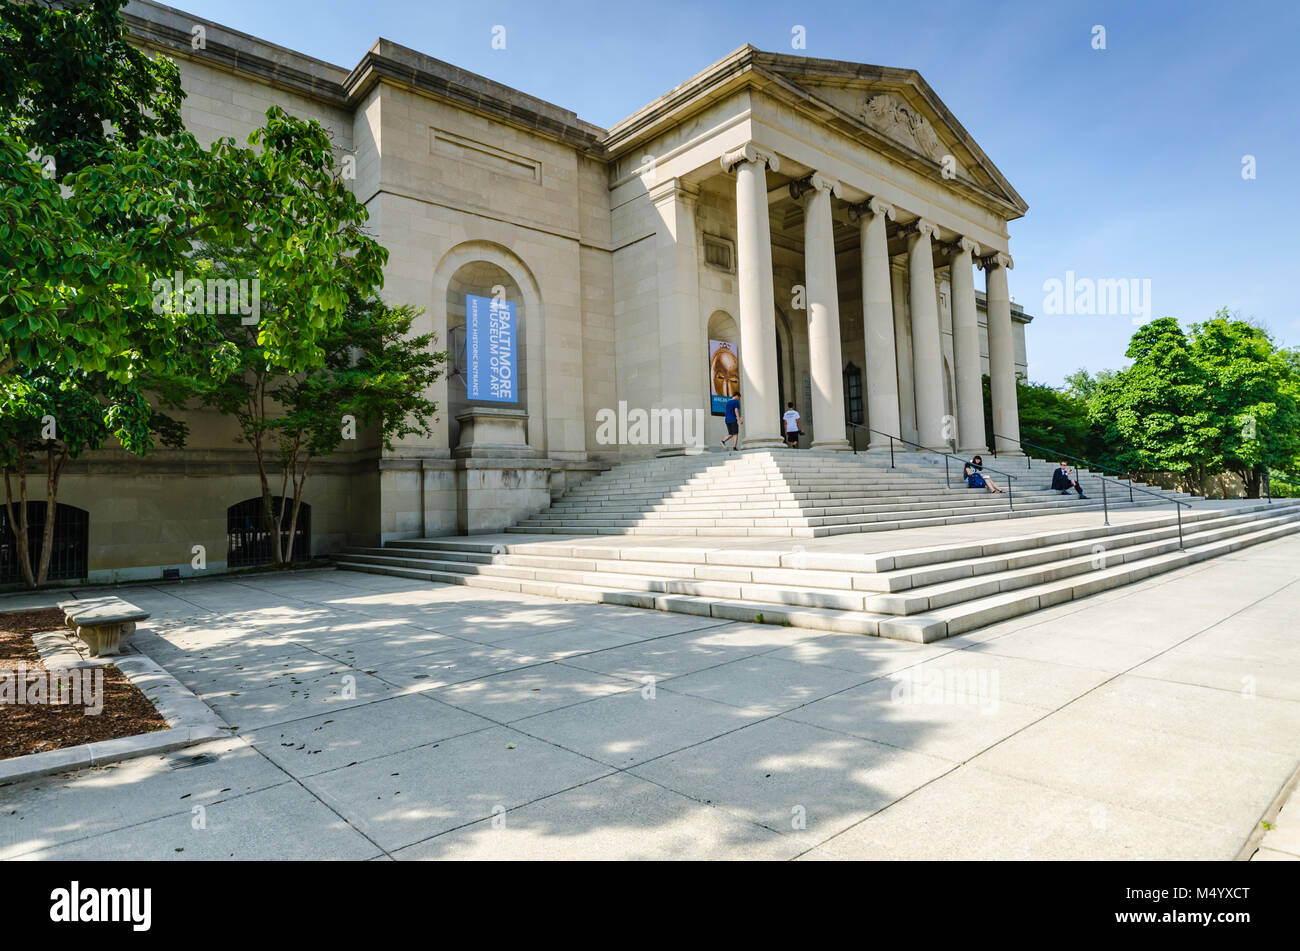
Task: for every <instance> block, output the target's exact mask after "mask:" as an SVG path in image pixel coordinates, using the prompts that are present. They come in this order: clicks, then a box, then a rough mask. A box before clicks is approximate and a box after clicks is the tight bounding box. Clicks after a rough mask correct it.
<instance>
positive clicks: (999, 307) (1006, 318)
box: [980, 251, 1020, 452]
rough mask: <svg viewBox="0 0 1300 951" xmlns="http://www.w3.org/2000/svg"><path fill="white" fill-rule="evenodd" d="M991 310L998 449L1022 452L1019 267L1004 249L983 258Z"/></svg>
mask: <svg viewBox="0 0 1300 951" xmlns="http://www.w3.org/2000/svg"><path fill="white" fill-rule="evenodd" d="M980 266H981V267H983V268H984V292H985V296H986V297H987V298H988V312H989V393H990V396H991V397H992V401H993V432H994V433H995V434H996V435H995V437H994V439H995V442H996V444H997V449H998V452H1020V442H1019V440H1020V409H1019V407H1018V406H1017V396H1016V348H1015V338H1014V337H1013V336H1012V333H1011V294H1010V292H1009V291H1008V289H1007V270H1008V269H1009V268H1012V267H1015V264H1014V263H1013V262H1012V260H1011V255H1009V254H1006V253H1003V252H1001V251H999V252H997V253H996V254H990V255H988V256H987V257H984V258H981V259H980Z"/></svg>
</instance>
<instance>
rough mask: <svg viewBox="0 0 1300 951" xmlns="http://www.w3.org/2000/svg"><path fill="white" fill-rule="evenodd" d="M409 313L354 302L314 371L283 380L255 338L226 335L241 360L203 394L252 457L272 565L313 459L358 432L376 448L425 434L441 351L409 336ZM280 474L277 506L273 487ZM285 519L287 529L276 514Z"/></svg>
mask: <svg viewBox="0 0 1300 951" xmlns="http://www.w3.org/2000/svg"><path fill="white" fill-rule="evenodd" d="M417 315H418V312H417V311H415V310H412V309H411V308H409V307H388V306H386V305H385V304H383V303H382V302H381V301H379V300H378V299H377V298H370V299H363V298H361V297H359V296H356V295H354V296H353V297H352V298H351V300H350V302H349V305H348V307H347V310H346V313H345V317H344V320H343V322H342V324H340V325H338V326H336V327H332V328H331V329H329V330H328V331H327V332H326V333H324V334H322V335H321V336H320V337H319V338H318V341H317V342H318V346H319V347H320V348H321V350H322V351H323V353H324V360H323V362H322V365H321V366H320V367H316V368H313V369H310V370H307V371H305V372H298V373H289V372H285V371H284V370H283V368H282V367H280V366H278V365H277V364H276V363H275V362H274V361H273V360H272V359H269V358H268V354H267V352H266V351H265V349H264V348H262V347H261V346H260V345H259V344H258V342H257V340H256V339H255V335H254V334H252V333H251V332H248V331H247V330H243V331H242V339H240V335H241V331H240V330H238V329H235V328H231V332H230V337H231V339H232V340H233V341H234V342H236V343H237V344H238V346H239V350H240V353H241V355H242V357H243V362H242V370H243V372H241V373H239V374H235V375H232V376H231V377H230V378H229V379H227V380H226V382H225V383H224V384H223V385H222V386H220V387H219V388H218V389H216V390H215V391H213V392H212V393H211V394H209V395H208V397H207V402H208V404H209V405H210V406H213V407H215V408H217V409H219V410H221V411H222V412H223V413H226V414H227V415H230V416H232V417H234V418H235V420H236V421H237V422H238V424H239V429H240V433H241V434H242V436H243V439H244V441H245V442H246V443H247V444H248V446H249V447H250V448H251V449H252V451H253V454H254V457H255V458H256V460H257V470H258V476H259V478H260V480H261V491H262V514H263V519H264V522H265V524H266V527H267V532H268V534H269V536H270V538H271V554H272V561H273V563H274V564H276V565H285V564H288V563H289V562H290V560H291V558H292V551H293V537H294V533H295V532H296V530H297V526H298V516H299V512H300V510H301V507H302V502H303V497H304V494H305V484H306V481H307V476H308V473H309V471H310V467H311V464H312V462H313V460H315V459H317V458H318V457H320V456H324V455H328V454H330V453H332V452H334V451H336V450H337V449H338V448H339V446H341V445H342V444H343V442H344V441H345V440H348V439H355V438H356V437H357V433H358V430H359V429H365V428H370V429H371V430H372V431H374V432H375V433H377V435H378V438H379V440H380V442H381V443H382V444H383V445H384V446H385V447H386V448H389V449H391V448H392V441H393V440H394V439H400V438H402V437H404V436H409V435H413V434H417V433H426V434H427V433H429V432H430V428H429V426H430V421H431V419H432V417H433V415H434V413H435V412H436V411H437V405H436V404H435V403H434V402H433V401H431V400H430V399H428V396H427V393H428V389H429V387H430V386H431V385H432V384H433V383H434V382H435V381H436V380H438V379H439V378H440V377H441V376H442V372H443V371H442V367H443V365H444V364H445V362H446V360H447V354H446V353H445V352H436V351H434V349H433V342H434V341H433V336H432V335H431V334H424V335H421V336H411V325H412V322H413V320H414V318H415V317H416V316H417ZM277 467H278V469H279V472H278V475H279V481H280V490H279V498H281V499H284V500H287V499H288V498H289V497H290V495H289V493H290V492H292V498H293V505H292V508H291V510H289V511H288V512H287V513H286V506H285V505H282V504H277V503H276V502H275V496H274V495H273V494H272V482H273V480H274V478H275V475H276V473H275V472H274V469H275V468H277ZM286 514H287V515H288V524H287V525H286V524H285V517H286Z"/></svg>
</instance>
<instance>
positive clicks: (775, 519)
mask: <svg viewBox="0 0 1300 951" xmlns="http://www.w3.org/2000/svg"><path fill="white" fill-rule="evenodd" d="M1158 504H1160V503H1159V501H1158V500H1154V499H1152V500H1149V501H1146V500H1144V501H1141V502H1132V503H1130V502H1117V503H1113V504H1112V505H1111V508H1115V509H1119V508H1121V507H1123V508H1131V507H1145V506H1150V505H1158ZM1065 506H1069V507H1070V510H1071V511H1076V512H1077V511H1090V510H1093V509H1100V508H1101V502H1099V501H1094V500H1091V499H1085V500H1082V501H1077V500H1065V499H1043V500H1032V501H1031V500H1021V503H1020V508H1019V511H1020V512H1035V513H1037V514H1043V513H1044V512H1050V511H1053V510H1058V509H1060V508H1063V507H1065ZM982 510H989V511H994V512H997V513H998V514H1000V515H1002V516H1004V517H1005V516H1009V515H1012V514H1014V513H1015V511H1016V510H1013V509H1011V508H1009V506H1008V504H1007V501H1006V499H1005V498H1004V499H1001V502H1000V504H998V505H996V506H995V505H990V504H988V503H984V502H981V501H974V500H973V501H970V502H957V503H956V504H953V505H944V506H924V507H919V506H913V505H907V504H896V505H888V506H858V507H852V508H851V509H850V511H848V512H843V513H840V514H833V515H818V514H815V510H813V511H808V510H803V511H799V512H783V513H781V514H777V515H759V514H755V512H754V511H753V510H749V511H746V512H744V513H734V512H728V511H726V510H720V509H715V510H705V511H703V512H685V511H680V510H678V509H668V510H663V511H655V510H650V511H623V512H620V511H618V510H610V511H562V512H556V511H553V510H550V509H545V510H543V511H541V512H539V513H538V514H537V515H534V516H533V517H532V518H529V519H524V520H522V521H521V522H520V523H519V527H524V528H526V527H529V526H537V527H541V526H546V525H551V524H565V525H570V526H573V527H575V530H576V531H578V532H579V533H581V531H582V528H583V527H584V526H585V527H604V528H612V527H642V526H646V525H664V526H666V527H695V528H708V527H722V526H731V527H760V526H774V525H796V524H799V525H809V526H829V525H852V524H858V523H871V522H873V521H885V520H890V519H891V516H895V515H899V514H908V515H914V516H916V517H918V518H942V517H946V516H949V515H962V514H968V513H976V512H981V511H982Z"/></svg>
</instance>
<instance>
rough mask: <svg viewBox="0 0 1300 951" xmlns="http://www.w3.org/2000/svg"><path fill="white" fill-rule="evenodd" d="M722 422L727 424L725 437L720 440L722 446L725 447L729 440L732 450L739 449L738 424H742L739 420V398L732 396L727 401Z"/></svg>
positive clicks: (741, 420)
mask: <svg viewBox="0 0 1300 951" xmlns="http://www.w3.org/2000/svg"><path fill="white" fill-rule="evenodd" d="M722 421H723V422H724V423H726V424H727V435H726V436H725V437H724V438H723V440H722V445H724V446H725V445H726V444H727V441H728V440H731V448H732V449H736V450H738V449H740V424H741V423H743V422H744V420H743V419H741V418H740V397H739V396H732V397H731V399H729V400H727V411H726V413H725V414H724V415H723V417H722Z"/></svg>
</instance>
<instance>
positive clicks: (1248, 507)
mask: <svg viewBox="0 0 1300 951" xmlns="http://www.w3.org/2000/svg"><path fill="white" fill-rule="evenodd" d="M936 461H937V463H938V465H937V467H936V466H935V464H934V463H935V462H936ZM1021 461H1023V457H1022V460H1021ZM1003 462H1004V465H1003V466H1000V467H999V468H1008V466H1007V464H1006V463H1007V460H1003ZM942 465H943V464H942V461H941V460H937V459H936V457H929V458H926V457H908V458H906V459H904V458H899V459H898V460H897V466H896V468H894V469H890V468H889V467H888V455H887V453H886V455H885V459H884V461H883V464H882V461H881V459H880V458H879V457H874V456H858V457H856V458H855V457H853V456H851V455H849V456H847V457H846V456H845V454H842V453H840V454H830V453H827V454H817V453H812V452H804V451H800V452H793V451H789V452H783V451H781V450H777V451H768V452H755V453H737V454H733V455H732V456H730V457H719V456H718V455H717V454H709V455H703V456H695V457H690V456H688V457H676V458H668V459H656V460H651V461H645V462H638V463H630V464H625V465H622V466H618V467H616V468H615V469H612V470H610V471H608V472H606V473H603V474H602V475H600V476H598V477H596V478H594V479H592V480H590V481H588V482H587V483H584V484H583V485H582V486H580V487H578V488H577V489H576V490H574V491H573V492H571V493H569V494H568V495H566V496H564V497H563V498H561V499H560V500H559V501H558V502H557V503H556V504H555V505H553V506H552V507H551V508H550V509H547V510H546V511H545V512H543V513H541V514H539V515H538V516H535V517H533V518H531V519H525V520H524V522H522V523H521V524H520V525H519V526H517V527H516V528H517V530H518V531H522V532H528V533H533V534H534V535H536V534H556V535H558V534H564V535H568V536H583V535H587V536H591V535H606V534H615V535H637V534H644V535H658V536H662V537H663V538H664V539H665V544H661V545H659V546H655V545H654V544H653V543H651V544H637V543H636V542H635V540H634V539H628V540H627V541H626V542H618V541H616V540H614V539H599V540H597V539H592V540H591V541H584V540H583V539H582V538H581V537H569V538H563V539H561V538H556V539H554V540H525V539H521V540H520V541H519V542H518V543H513V542H510V541H508V539H509V536H500V538H505V539H507V540H506V541H501V540H495V541H489V540H484V539H478V540H476V539H473V538H429V539H409V540H402V541H393V542H390V543H388V544H387V545H386V546H385V547H383V548H355V549H349V550H347V551H345V552H344V553H343V554H341V555H339V556H337V564H338V566H339V567H340V568H345V569H352V570H358V571H372V572H379V573H383V574H390V575H395V576H399V577H407V578H417V579H421V580H425V581H435V582H444V583H451V584H464V585H471V586H479V587H489V588H496V589H501V590H507V591H517V592H521V593H526V594H534V595H541V596H546V597H554V598H563V599H570V600H582V601H596V602H603V603H609V604H620V605H631V606H635V607H642V608H652V609H658V610H663V611H678V612H683V613H688V614H696V615H700V616H705V617H717V618H727V619H731V620H741V621H758V622H764V623H774V624H785V625H791V626H795V627H805V628H816V629H822V630H831V631H844V632H851V633H859V634H872V635H881V636H886V637H894V638H900V639H904V640H911V641H921V642H928V641H934V640H938V639H940V638H943V637H949V636H952V635H955V634H960V633H963V632H966V631H970V630H973V629H975V628H978V627H981V626H984V625H987V624H991V623H994V622H996V621H999V620H1003V619H1005V618H1009V617H1015V616H1017V615H1021V614H1027V613H1029V612H1032V611H1036V610H1038V609H1040V608H1044V607H1048V606H1051V605H1054V604H1058V603H1061V602H1064V601H1068V600H1071V599H1073V598H1078V597H1084V596H1086V595H1089V594H1094V593H1097V592H1099V591H1104V590H1107V589H1109V588H1114V587H1118V586H1120V585H1124V584H1129V583H1131V582H1134V581H1137V580H1140V579H1142V578H1146V577H1148V576H1151V575H1154V574H1158V573H1160V572H1164V571H1169V570H1172V569H1174V568H1179V567H1182V566H1184V565H1189V564H1193V563H1196V562H1199V561H1202V560H1204V559H1206V558H1212V557H1215V556H1217V555H1221V554H1226V553H1228V552H1231V551H1236V550H1237V549H1240V548H1243V547H1246V546H1248V545H1254V544H1258V543H1260V542H1265V541H1270V540H1272V539H1275V538H1280V537H1282V536H1283V535H1287V534H1291V533H1293V532H1295V531H1297V530H1300V500H1288V501H1285V502H1284V501H1280V500H1279V501H1276V502H1275V503H1273V504H1271V505H1270V504H1269V503H1267V502H1263V501H1251V502H1219V503H1211V502H1205V501H1204V500H1198V501H1197V502H1196V504H1195V505H1193V506H1192V507H1190V508H1184V509H1183V510H1182V523H1183V545H1182V547H1181V548H1180V545H1179V537H1178V524H1177V517H1176V515H1175V513H1174V511H1173V509H1172V506H1169V507H1167V508H1166V507H1160V508H1153V507H1152V506H1161V505H1162V502H1163V503H1164V504H1165V505H1168V504H1169V503H1168V500H1169V499H1172V498H1174V497H1176V495H1175V493H1172V492H1164V491H1160V492H1157V495H1155V496H1147V495H1145V494H1143V493H1140V492H1138V493H1135V496H1134V497H1135V502H1134V503H1132V504H1130V503H1129V502H1128V493H1127V489H1126V488H1125V489H1123V490H1119V489H1116V487H1115V486H1114V484H1112V485H1111V489H1112V493H1111V496H1110V500H1111V503H1112V504H1111V509H1112V510H1113V511H1117V512H1123V511H1125V510H1131V511H1128V512H1127V514H1126V515H1125V516H1124V522H1123V524H1112V525H1105V524H1103V523H1102V519H1101V513H1100V511H1097V512H1096V516H1097V518H1096V524H1092V525H1089V526H1086V527H1082V528H1081V527H1079V526H1078V520H1077V519H1071V520H1069V522H1070V524H1069V527H1065V526H1062V527H1060V528H1054V527H1048V528H1041V526H1042V524H1043V523H1042V522H1039V523H1036V524H1037V525H1038V526H1040V528H1039V530H1038V531H1034V532H1030V533H1028V534H1022V535H1018V536H1012V535H998V534H997V533H996V528H995V527H994V526H990V527H989V532H988V537H987V538H985V539H983V540H980V541H960V542H955V543H953V544H950V545H940V546H930V547H924V548H911V549H906V548H904V549H902V550H897V551H888V552H880V553H873V554H855V553H845V552H840V551H817V550H805V549H804V547H803V546H802V545H800V544H797V543H794V542H795V539H799V538H810V537H817V536H819V535H828V534H839V533H843V532H865V531H884V530H888V529H897V528H909V527H910V528H915V527H941V526H944V525H950V524H956V523H962V522H975V521H987V520H994V519H1007V518H1011V517H1026V516H1043V515H1048V516H1050V515H1053V514H1057V513H1078V512H1080V511H1090V510H1095V509H1097V508H1099V506H1100V503H1099V501H1098V500H1095V499H1094V500H1083V501H1080V500H1078V499H1077V498H1075V497H1074V495H1073V494H1071V495H1070V496H1069V497H1068V498H1067V497H1064V496H1060V495H1059V494H1057V493H1054V492H1051V491H1050V490H1049V489H1046V488H1044V487H1043V486H1044V485H1045V484H1046V483H1047V482H1048V481H1049V478H1050V473H1051V466H1050V465H1048V464H1046V463H1043V464H1042V468H1041V473H1042V475H1041V482H1039V481H1038V479H1036V478H1035V477H1034V470H1033V469H1031V470H1030V471H1029V477H1028V478H1025V479H1021V480H1020V484H1021V486H1022V487H1021V488H1020V489H1017V490H1016V492H1015V498H1016V501H1015V508H1014V510H1012V509H1010V508H1009V506H1008V504H1007V499H1006V496H1004V495H991V494H989V493H986V492H982V491H980V492H976V491H975V490H970V489H965V488H952V489H947V488H945V487H944V485H943V482H942ZM1034 468H1035V469H1037V468H1038V466H1037V465H1035V466H1034ZM959 475H960V473H959V472H957V473H954V478H956V476H959ZM936 476H937V478H936ZM1090 476H1091V474H1090V473H1088V472H1086V471H1084V472H1083V473H1081V476H1080V478H1081V481H1082V482H1083V485H1084V489H1085V491H1089V490H1090V489H1092V488H1095V489H1096V490H1097V495H1098V496H1099V495H1100V491H1099V490H1100V485H1099V483H1098V481H1097V479H1096V478H1095V477H1092V478H1091V479H1090ZM994 478H995V479H997V478H998V477H997V476H994ZM1090 482H1091V485H1090ZM1135 485H1137V483H1135ZM1142 488H1147V487H1145V486H1142ZM1152 491H1156V490H1152ZM1090 494H1091V492H1090ZM1177 497H1180V498H1186V496H1177ZM680 535H697V536H705V537H702V538H700V539H699V541H698V543H696V542H692V541H689V540H686V539H678V538H675V537H674V536H680ZM736 535H741V536H759V537H757V538H756V539H755V541H756V543H758V544H760V545H761V546H762V547H758V548H749V549H744V548H736V547H727V546H724V545H723V544H722V543H721V542H714V543H713V544H712V545H710V544H709V542H708V541H707V536H715V537H720V536H736ZM782 536H784V537H786V538H789V539H791V544H790V545H789V546H782V547H780V548H777V547H773V537H782ZM668 540H672V541H673V544H672V545H668V544H667V543H666V542H667V541H668ZM730 544H734V542H730V543H728V545H730ZM814 544H815V543H814Z"/></svg>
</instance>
